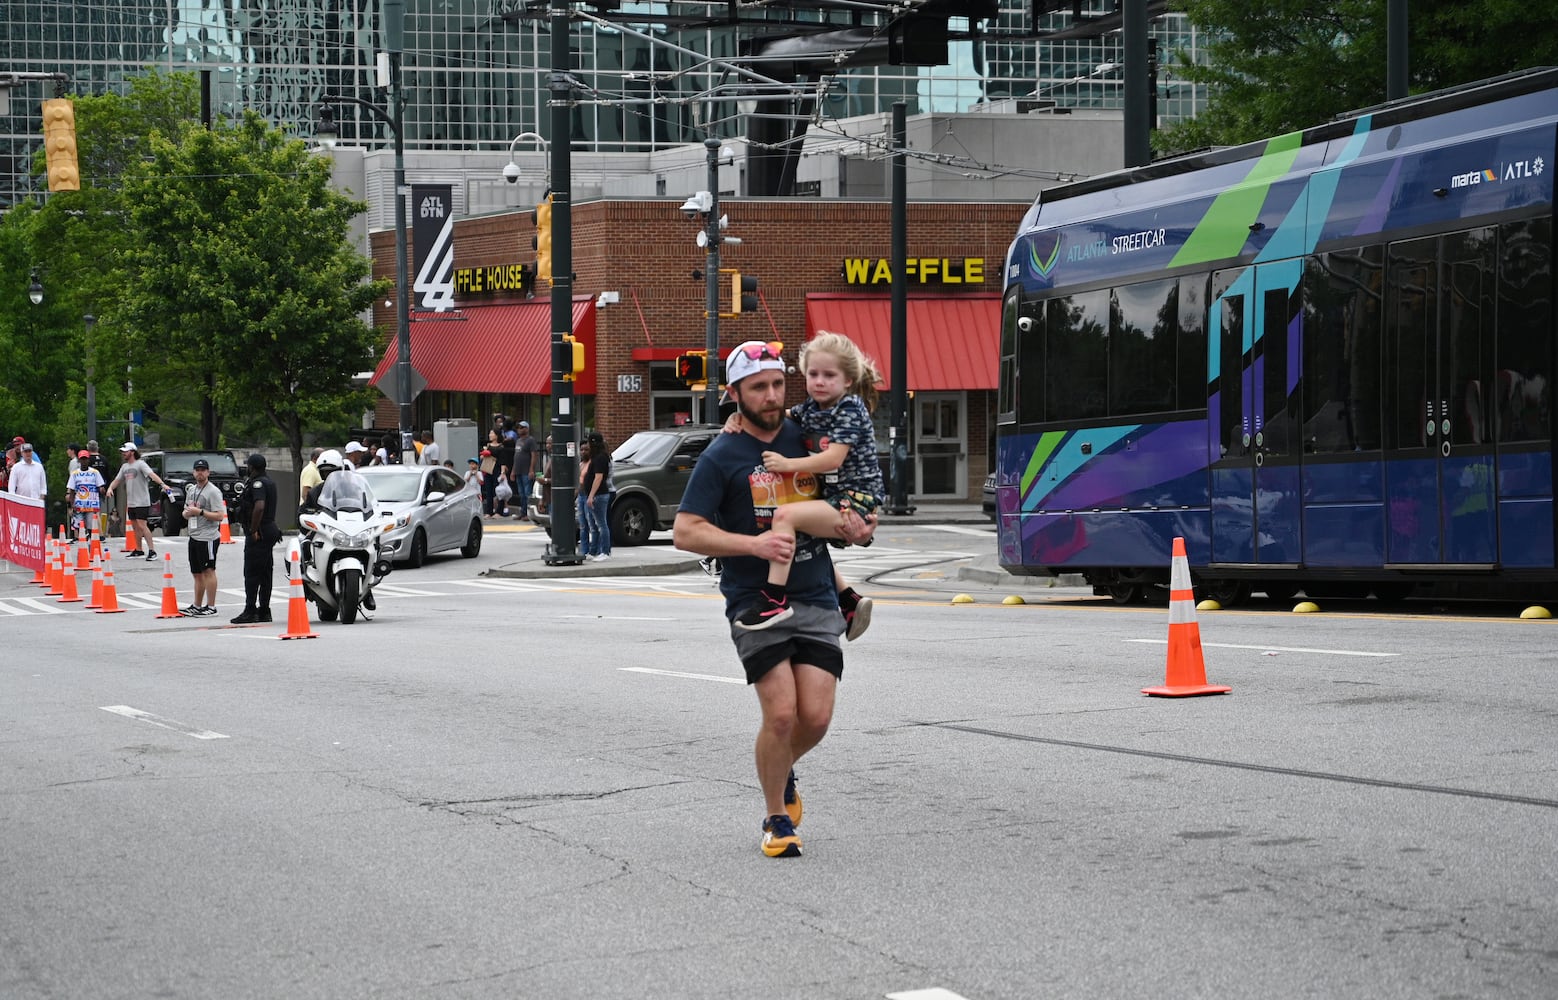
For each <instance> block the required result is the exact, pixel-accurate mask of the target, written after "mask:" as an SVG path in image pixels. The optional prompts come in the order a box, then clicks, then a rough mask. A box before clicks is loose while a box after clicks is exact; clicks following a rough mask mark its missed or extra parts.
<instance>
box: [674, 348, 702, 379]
mask: <svg viewBox="0 0 1558 1000" xmlns="http://www.w3.org/2000/svg"><path fill="white" fill-rule="evenodd" d="M707 362H708V354H707V353H706V352H704V351H694V352H692V353H691V354H678V355H677V356H676V377H677V379H678V380H679V381H682V382H686V383H688V384H689V385H690V384H692V383H694V382H702V381H703V380H704V379H705V377H706V376H707V368H708V365H707Z"/></svg>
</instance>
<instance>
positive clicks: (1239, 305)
mask: <svg viewBox="0 0 1558 1000" xmlns="http://www.w3.org/2000/svg"><path fill="white" fill-rule="evenodd" d="M1237 273H1238V272H1237V271H1222V272H1219V273H1218V274H1217V275H1215V276H1214V278H1213V281H1212V303H1213V305H1212V308H1213V309H1214V310H1215V314H1214V315H1215V317H1216V335H1217V345H1218V368H1219V374H1218V376H1217V387H1216V389H1215V390H1214V391H1215V392H1216V393H1217V395H1218V397H1219V402H1218V409H1217V413H1218V425H1217V432H1218V441H1219V442H1220V448H1221V451H1222V454H1223V455H1224V456H1228V455H1244V454H1247V453H1248V449H1249V445H1248V442H1247V441H1246V440H1245V438H1246V435H1247V434H1248V432H1249V428H1247V427H1245V426H1244V419H1243V417H1244V378H1243V373H1244V296H1243V295H1228V294H1225V293H1226V292H1227V290H1228V288H1229V287H1230V285H1231V284H1232V281H1233V277H1234V276H1235V275H1236V274H1237Z"/></svg>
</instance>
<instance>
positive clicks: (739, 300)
mask: <svg viewBox="0 0 1558 1000" xmlns="http://www.w3.org/2000/svg"><path fill="white" fill-rule="evenodd" d="M756 308H757V279H756V278H746V277H743V276H742V274H741V272H740V271H732V272H730V313H731V315H732V316H740V315H741V314H742V313H743V312H751V311H752V310H753V309H756Z"/></svg>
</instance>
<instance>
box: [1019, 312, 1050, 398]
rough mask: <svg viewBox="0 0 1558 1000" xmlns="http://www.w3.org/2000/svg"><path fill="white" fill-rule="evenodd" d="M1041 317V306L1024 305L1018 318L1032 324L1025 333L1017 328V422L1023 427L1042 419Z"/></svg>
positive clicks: (1043, 359) (1042, 363)
mask: <svg viewBox="0 0 1558 1000" xmlns="http://www.w3.org/2000/svg"><path fill="white" fill-rule="evenodd" d="M1044 314H1045V303H1043V302H1029V303H1027V304H1025V305H1024V306H1023V307H1022V316H1024V317H1027V318H1029V319H1031V320H1033V323H1032V324H1031V326H1030V328H1029V329H1027V330H1024V329H1022V327H1021V326H1019V327H1018V328H1017V419H1018V420H1019V421H1020V422H1022V423H1024V424H1038V423H1043V422H1044V419H1045V418H1044V390H1045V386H1044V381H1045V379H1044V372H1045V357H1044ZM1019 318H1021V317H1019Z"/></svg>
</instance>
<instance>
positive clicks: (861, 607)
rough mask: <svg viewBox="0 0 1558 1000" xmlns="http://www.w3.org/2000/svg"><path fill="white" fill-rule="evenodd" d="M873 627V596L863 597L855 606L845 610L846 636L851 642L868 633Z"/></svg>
mask: <svg viewBox="0 0 1558 1000" xmlns="http://www.w3.org/2000/svg"><path fill="white" fill-rule="evenodd" d="M870 627H871V598H869V597H862V598H861V599H860V600H858V601H856V602H855V606H854V607H853V608H850V609H849V610H848V611H846V612H844V638H846V639H848V640H849V641H850V642H854V641H855V640H856V639H858V638H860V637H861V636H863V635H865V634H866V629H868V628H870Z"/></svg>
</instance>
